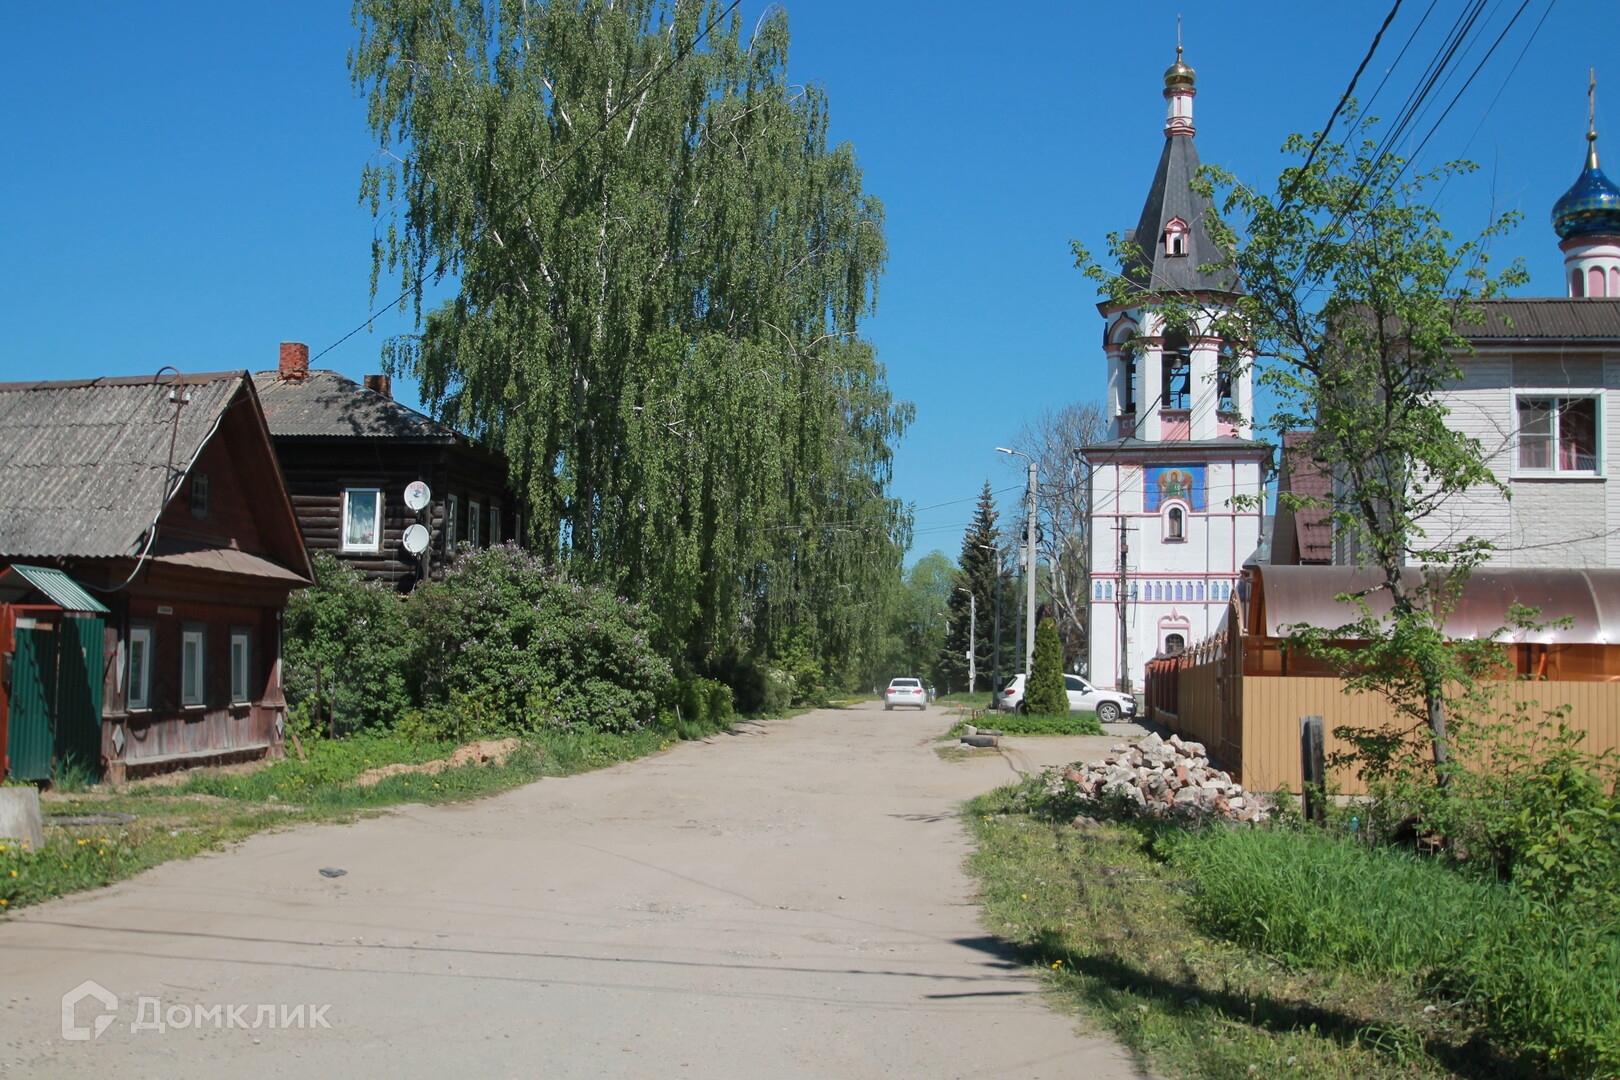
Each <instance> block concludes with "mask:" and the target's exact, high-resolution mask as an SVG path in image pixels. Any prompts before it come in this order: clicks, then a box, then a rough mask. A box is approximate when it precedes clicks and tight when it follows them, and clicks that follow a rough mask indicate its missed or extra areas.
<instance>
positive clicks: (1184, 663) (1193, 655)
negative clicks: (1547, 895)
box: [1144, 635, 1620, 794]
mask: <svg viewBox="0 0 1620 1080" xmlns="http://www.w3.org/2000/svg"><path fill="white" fill-rule="evenodd" d="M1236 640H1237V643H1238V644H1237V648H1236V649H1233V648H1231V647H1230V645H1229V643H1228V641H1227V639H1226V637H1225V635H1221V636H1219V637H1217V638H1212V639H1210V641H1209V642H1207V643H1205V644H1203V645H1201V646H1199V647H1198V648H1197V649H1194V650H1189V651H1188V652H1186V653H1184V654H1182V655H1181V656H1177V657H1165V658H1161V659H1158V660H1154V661H1153V662H1152V663H1150V664H1149V666H1148V678H1147V684H1146V687H1145V691H1144V696H1145V697H1146V699H1147V708H1146V710H1145V712H1146V714H1147V716H1148V717H1149V718H1150V719H1154V720H1157V721H1158V722H1159V723H1162V724H1164V725H1165V726H1167V727H1169V728H1171V729H1172V730H1173V731H1176V732H1178V733H1180V734H1181V735H1182V737H1183V738H1191V739H1196V740H1197V741H1199V742H1201V743H1203V744H1204V745H1205V747H1206V748H1208V750H1209V752H1210V756H1211V757H1212V758H1214V759H1215V760H1216V762H1217V763H1218V764H1219V765H1221V767H1223V768H1226V769H1228V770H1230V771H1232V772H1233V773H1235V774H1236V775H1237V776H1238V778H1239V779H1240V780H1241V781H1242V783H1243V784H1244V786H1246V787H1248V788H1251V789H1253V790H1255V791H1274V790H1276V788H1277V787H1278V786H1279V785H1282V784H1287V785H1288V786H1289V787H1290V788H1291V789H1292V790H1294V791H1296V792H1297V791H1299V790H1300V787H1301V784H1302V782H1303V779H1304V777H1303V770H1302V767H1301V762H1300V729H1299V721H1300V718H1301V717H1304V716H1320V717H1322V718H1323V727H1324V728H1325V730H1326V732H1327V739H1326V748H1327V753H1328V755H1329V757H1330V758H1331V756H1332V755H1333V754H1334V753H1335V752H1338V751H1347V750H1349V749H1350V747H1349V745H1348V744H1346V743H1345V742H1344V741H1343V740H1341V739H1338V738H1335V737H1334V735H1333V731H1334V729H1335V728H1337V727H1341V726H1350V727H1361V728H1377V727H1381V726H1383V725H1384V724H1385V723H1386V722H1388V721H1389V720H1390V719H1391V710H1390V706H1389V704H1388V702H1386V701H1385V700H1384V699H1383V698H1382V697H1380V696H1378V695H1375V694H1368V693H1356V694H1346V693H1344V692H1343V689H1342V684H1341V683H1340V681H1339V680H1338V679H1334V678H1327V677H1322V676H1309V675H1297V676H1296V675H1256V674H1248V675H1244V674H1243V664H1242V656H1241V655H1236V654H1237V653H1239V652H1241V650H1242V648H1243V644H1244V642H1243V639H1242V638H1237V639H1236ZM1169 684H1173V685H1169ZM1496 686H1497V687H1498V688H1499V691H1500V692H1499V693H1498V694H1497V695H1496V702H1497V704H1496V707H1495V711H1496V712H1497V713H1498V714H1508V715H1512V714H1513V713H1514V709H1515V706H1516V705H1517V704H1519V703H1525V704H1528V703H1536V705H1537V706H1538V707H1536V708H1531V709H1530V710H1529V713H1528V715H1529V716H1530V717H1531V718H1532V719H1535V718H1539V717H1540V716H1541V715H1544V714H1545V712H1546V711H1547V710H1549V709H1553V708H1555V707H1559V706H1568V708H1569V714H1568V717H1567V720H1566V722H1567V723H1568V724H1569V726H1570V727H1571V728H1574V729H1576V730H1580V731H1584V732H1586V738H1585V740H1584V741H1583V742H1582V744H1581V746H1582V748H1583V749H1585V750H1589V751H1592V752H1600V751H1603V750H1606V749H1615V750H1617V751H1620V681H1615V682H1576V681H1551V680H1511V679H1507V680H1502V681H1501V682H1500V683H1497V684H1496ZM1333 781H1334V783H1335V784H1336V785H1337V787H1338V789H1339V790H1340V791H1342V792H1344V793H1347V794H1356V793H1359V792H1361V791H1362V790H1364V788H1363V787H1362V785H1361V784H1360V782H1359V781H1358V780H1357V779H1356V777H1355V776H1354V775H1353V774H1352V773H1350V772H1348V771H1345V770H1340V771H1339V772H1338V773H1336V774H1334V776H1333Z"/></svg>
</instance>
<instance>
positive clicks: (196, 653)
mask: <svg viewBox="0 0 1620 1080" xmlns="http://www.w3.org/2000/svg"><path fill="white" fill-rule="evenodd" d="M193 658H195V664H193V663H192V660H193ZM207 661H208V631H207V630H206V629H204V628H203V627H201V626H192V627H182V628H181V630H180V704H181V705H202V704H205V700H204V699H205V698H206V697H207V696H208V682H207V675H208V663H207Z"/></svg>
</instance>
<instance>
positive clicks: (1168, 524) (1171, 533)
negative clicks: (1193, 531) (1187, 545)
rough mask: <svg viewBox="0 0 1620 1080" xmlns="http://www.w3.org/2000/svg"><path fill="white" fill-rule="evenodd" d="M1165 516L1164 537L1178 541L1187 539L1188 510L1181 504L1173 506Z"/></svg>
mask: <svg viewBox="0 0 1620 1080" xmlns="http://www.w3.org/2000/svg"><path fill="white" fill-rule="evenodd" d="M1164 516H1165V522H1164V538H1165V539H1166V540H1174V541H1178V542H1179V541H1182V540H1185V539H1187V514H1186V512H1185V511H1183V510H1182V509H1181V507H1179V506H1172V507H1171V508H1170V509H1169V510H1168V511H1167V512H1166V513H1165V515H1164Z"/></svg>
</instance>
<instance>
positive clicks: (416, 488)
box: [405, 480, 433, 510]
mask: <svg viewBox="0 0 1620 1080" xmlns="http://www.w3.org/2000/svg"><path fill="white" fill-rule="evenodd" d="M431 498H433V489H432V488H430V487H428V486H427V485H426V484H424V483H423V482H422V481H420V480H413V481H411V482H410V483H409V484H406V485H405V505H406V506H408V507H410V508H411V509H412V510H420V509H422V507H424V506H426V505H427V504H428V500H429V499H431Z"/></svg>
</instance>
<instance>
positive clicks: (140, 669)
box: [124, 624, 156, 709]
mask: <svg viewBox="0 0 1620 1080" xmlns="http://www.w3.org/2000/svg"><path fill="white" fill-rule="evenodd" d="M155 636H156V635H155V633H154V628H153V627H152V626H151V625H150V624H141V625H136V626H131V627H130V628H129V657H128V665H129V667H128V671H127V672H126V673H125V676H124V679H125V681H124V691H125V693H124V707H125V708H126V709H150V708H151V707H152V641H153V638H154V637H155Z"/></svg>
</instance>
